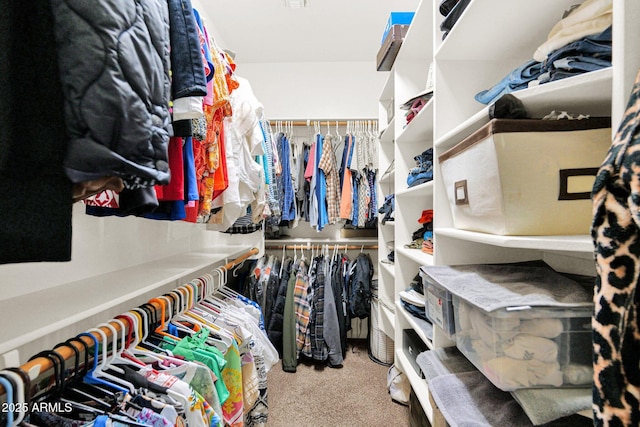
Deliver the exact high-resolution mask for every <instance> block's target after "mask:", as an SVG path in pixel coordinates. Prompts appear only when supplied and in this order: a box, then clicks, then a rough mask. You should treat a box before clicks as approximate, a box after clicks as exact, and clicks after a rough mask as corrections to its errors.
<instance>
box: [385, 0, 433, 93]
mask: <svg viewBox="0 0 640 427" xmlns="http://www.w3.org/2000/svg"><path fill="white" fill-rule="evenodd" d="M432 25H433V7H432V5H431V2H429V1H421V2H420V4H419V5H418V8H417V9H416V13H415V15H414V16H413V20H412V21H411V25H410V26H409V30H408V31H407V35H406V36H405V38H404V40H403V42H402V46H401V47H400V51H399V52H398V56H397V57H396V60H395V62H394V64H399V63H403V62H414V61H431V59H432V58H433V50H432V49H433V41H432V40H433V31H431V28H432ZM397 101H401V100H397Z"/></svg>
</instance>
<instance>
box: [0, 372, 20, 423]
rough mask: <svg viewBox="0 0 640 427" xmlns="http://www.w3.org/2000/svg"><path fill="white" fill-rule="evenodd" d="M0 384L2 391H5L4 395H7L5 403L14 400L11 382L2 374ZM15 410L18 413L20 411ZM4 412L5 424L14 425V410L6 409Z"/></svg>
mask: <svg viewBox="0 0 640 427" xmlns="http://www.w3.org/2000/svg"><path fill="white" fill-rule="evenodd" d="M0 385H1V386H2V387H4V392H5V394H6V396H7V403H14V402H15V401H14V400H13V394H14V393H13V384H11V381H9V380H8V379H6V378H5V377H3V376H0ZM16 412H18V414H19V413H20V412H21V411H16ZM6 414H7V424H6V426H7V427H12V426H14V425H16V424H15V418H14V416H13V414H14V411H7V412H6ZM21 421H22V420H21Z"/></svg>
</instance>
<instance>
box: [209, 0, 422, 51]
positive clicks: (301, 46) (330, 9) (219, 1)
mask: <svg viewBox="0 0 640 427" xmlns="http://www.w3.org/2000/svg"><path fill="white" fill-rule="evenodd" d="M200 2H201V4H202V6H203V7H204V13H205V14H206V15H207V16H208V17H209V18H210V20H211V21H212V24H213V25H214V26H215V32H216V33H218V34H219V37H220V38H221V39H222V41H223V42H224V46H222V47H223V48H226V49H231V50H233V51H235V52H236V62H238V63H253V62H334V61H338V62H343V61H375V59H376V54H377V53H378V50H379V49H380V43H381V40H382V34H383V32H384V28H385V25H386V23H387V19H388V17H389V13H390V12H391V11H394V12H408V11H415V9H416V8H417V6H418V2H419V0H307V3H308V6H307V7H306V8H301V9H289V8H285V7H284V0H200Z"/></svg>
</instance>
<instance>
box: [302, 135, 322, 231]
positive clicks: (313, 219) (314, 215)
mask: <svg viewBox="0 0 640 427" xmlns="http://www.w3.org/2000/svg"><path fill="white" fill-rule="evenodd" d="M318 158H319V154H318V139H317V138H316V142H315V143H314V144H313V145H312V146H311V150H310V151H309V163H308V164H307V172H306V173H305V174H304V176H305V178H307V176H310V178H311V183H310V185H309V225H311V227H314V228H317V227H318V218H319V215H318V204H319V202H318V192H317V191H316V187H317V185H318V163H317V161H316V159H318ZM309 171H310V172H311V175H309Z"/></svg>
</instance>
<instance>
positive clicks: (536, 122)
mask: <svg viewBox="0 0 640 427" xmlns="http://www.w3.org/2000/svg"><path fill="white" fill-rule="evenodd" d="M610 127H611V117H592V118H589V119H581V120H541V119H493V120H490V121H489V123H487V124H486V125H484V126H482V127H481V128H480V129H478V130H477V131H475V132H474V133H472V134H471V135H469V136H468V137H466V138H465V139H463V140H462V141H461V142H459V143H458V144H457V145H456V146H455V147H452V148H450V149H448V150H447V151H445V152H444V153H442V154H440V156H438V160H440V162H444V161H445V160H447V159H450V158H451V157H454V156H456V155H458V154H460V153H461V152H463V151H464V150H466V149H467V148H469V147H471V146H473V145H474V144H476V143H478V142H480V141H484V140H485V139H487V138H489V136H491V135H494V134H496V133H514V132H567V131H578V130H590V129H602V128H610Z"/></svg>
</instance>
